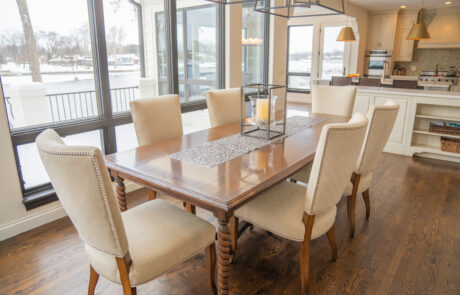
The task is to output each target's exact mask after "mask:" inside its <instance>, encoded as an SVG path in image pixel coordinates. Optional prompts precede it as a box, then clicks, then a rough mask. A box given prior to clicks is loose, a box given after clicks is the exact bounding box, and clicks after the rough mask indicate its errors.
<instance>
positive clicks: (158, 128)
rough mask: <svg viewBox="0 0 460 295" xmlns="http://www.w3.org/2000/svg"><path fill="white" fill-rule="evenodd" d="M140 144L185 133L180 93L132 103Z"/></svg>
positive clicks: (176, 136) (147, 143)
mask: <svg viewBox="0 0 460 295" xmlns="http://www.w3.org/2000/svg"><path fill="white" fill-rule="evenodd" d="M130 106H131V114H132V117H133V123H134V129H135V130H136V136H137V141H138V143H139V145H140V146H143V145H149V144H152V143H154V142H157V141H162V140H167V139H171V138H178V137H181V136H182V135H183V129H182V113H181V108H180V98H179V95H164V96H159V97H154V98H148V99H138V100H133V101H132V102H131V103H130Z"/></svg>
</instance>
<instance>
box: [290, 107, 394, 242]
mask: <svg viewBox="0 0 460 295" xmlns="http://www.w3.org/2000/svg"><path fill="white" fill-rule="evenodd" d="M398 111H399V104H397V103H396V102H394V101H391V100H390V101H388V102H386V103H385V105H383V106H372V107H371V108H370V109H369V112H368V114H367V118H368V119H369V126H368V128H367V131H366V137H365V139H364V142H363V146H362V149H361V154H360V156H359V158H358V161H357V162H356V166H355V169H354V171H353V174H352V176H351V180H350V182H349V183H348V184H347V187H346V188H345V191H344V195H346V196H348V222H349V224H350V237H351V238H353V236H354V233H355V206H356V196H357V195H358V194H361V193H362V195H363V199H364V203H365V205H366V218H369V216H370V210H371V209H370V202H369V187H370V183H371V180H372V171H373V170H374V169H375V166H376V165H377V163H378V161H379V159H380V157H381V155H382V152H383V148H384V147H385V144H386V143H387V141H388V138H389V137H390V134H391V131H392V130H393V125H394V123H395V121H396V117H397V115H398ZM309 175H310V170H309V169H303V170H301V172H300V173H297V174H296V175H295V176H294V177H295V179H296V180H299V181H302V182H308V177H309Z"/></svg>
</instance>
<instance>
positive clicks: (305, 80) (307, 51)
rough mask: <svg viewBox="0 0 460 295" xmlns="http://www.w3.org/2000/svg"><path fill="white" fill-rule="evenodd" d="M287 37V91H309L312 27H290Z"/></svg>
mask: <svg viewBox="0 0 460 295" xmlns="http://www.w3.org/2000/svg"><path fill="white" fill-rule="evenodd" d="M288 35H289V37H288V65H287V85H288V89H289V91H309V90H310V84H311V83H310V78H311V72H312V61H313V53H312V51H313V26H290V27H289V33H288Z"/></svg>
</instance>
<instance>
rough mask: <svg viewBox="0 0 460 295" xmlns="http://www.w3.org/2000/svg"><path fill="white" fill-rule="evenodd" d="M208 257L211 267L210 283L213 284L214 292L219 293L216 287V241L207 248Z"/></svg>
mask: <svg viewBox="0 0 460 295" xmlns="http://www.w3.org/2000/svg"><path fill="white" fill-rule="evenodd" d="M206 257H207V260H208V268H209V283H210V284H211V288H212V292H213V294H214V295H217V287H216V243H212V244H211V245H209V246H208V247H207V248H206Z"/></svg>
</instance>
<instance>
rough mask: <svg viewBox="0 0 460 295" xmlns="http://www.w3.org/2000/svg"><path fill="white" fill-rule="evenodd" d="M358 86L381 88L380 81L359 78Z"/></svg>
mask: <svg viewBox="0 0 460 295" xmlns="http://www.w3.org/2000/svg"><path fill="white" fill-rule="evenodd" d="M359 86H370V87H380V86H382V80H380V79H373V78H366V77H361V78H359Z"/></svg>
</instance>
